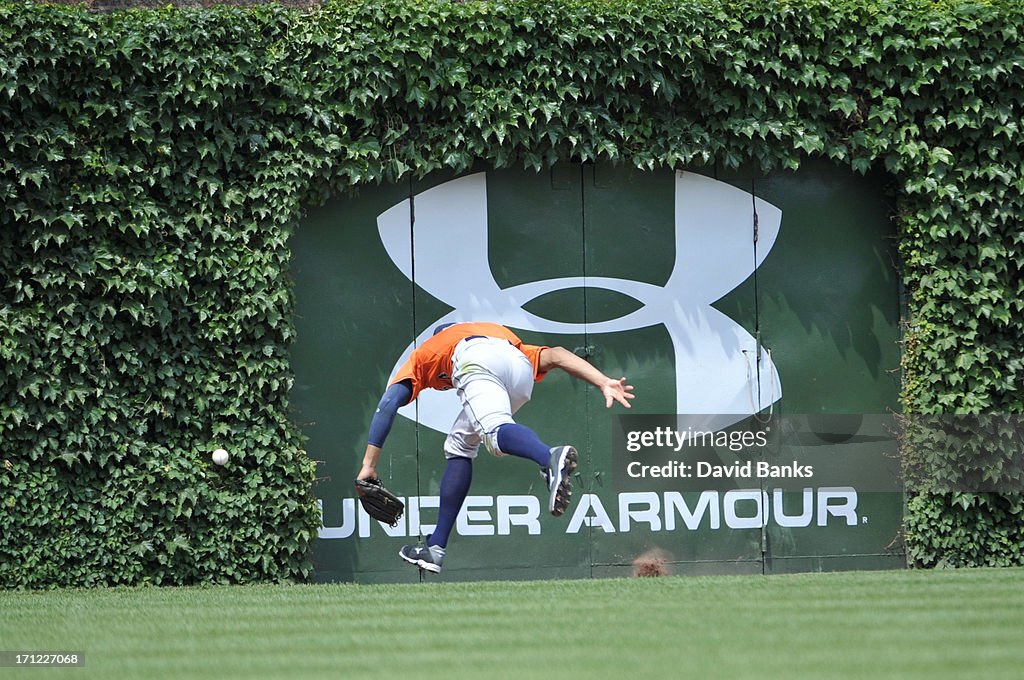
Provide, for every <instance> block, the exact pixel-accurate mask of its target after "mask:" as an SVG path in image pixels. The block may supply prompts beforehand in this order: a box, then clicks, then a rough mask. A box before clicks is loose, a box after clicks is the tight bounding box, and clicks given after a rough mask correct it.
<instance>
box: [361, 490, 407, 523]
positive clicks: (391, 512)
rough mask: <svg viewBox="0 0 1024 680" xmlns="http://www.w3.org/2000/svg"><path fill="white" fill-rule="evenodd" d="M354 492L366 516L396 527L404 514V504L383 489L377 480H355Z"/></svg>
mask: <svg viewBox="0 0 1024 680" xmlns="http://www.w3.org/2000/svg"><path fill="white" fill-rule="evenodd" d="M356 490H357V492H358V495H359V502H360V503H361V504H362V506H363V510H366V514H367V515H369V516H370V517H372V518H374V519H375V520H377V521H379V522H384V523H385V524H389V525H391V526H397V525H398V520H400V519H401V518H402V513H403V512H405V503H403V502H402V501H401V500H399V498H398V496H396V495H395V494H393V493H391V492H390V491H388V490H387V489H385V488H384V485H383V484H382V483H381V481H380V480H379V479H357V480H356Z"/></svg>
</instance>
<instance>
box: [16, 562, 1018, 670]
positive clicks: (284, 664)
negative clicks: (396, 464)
mask: <svg viewBox="0 0 1024 680" xmlns="http://www.w3.org/2000/svg"><path fill="white" fill-rule="evenodd" d="M0 649H4V650H69V651H71V650H74V651H82V652H84V653H85V660H86V665H85V667H83V668H69V669H26V670H12V669H10V668H2V669H0V677H3V678H7V677H32V678H41V677H55V676H59V677H75V678H86V677H97V678H99V677H103V678H195V677H202V678H243V677H247V678H256V677H259V678H264V677H279V678H314V677H322V678H362V677H383V678H398V677H409V678H426V679H430V678H438V679H447V678H481V679H486V678H495V677H497V678H552V679H554V678H626V679H628V680H639V679H640V678H787V679H788V678H922V679H925V678H927V679H928V680H935V679H936V678H980V677H984V678H986V679H991V678H1021V677H1024V570H1022V569H1001V570H997V569H978V570H959V571H953V570H949V571H905V572H868V573H864V572H860V573H835V574H803V575H794V576H766V577H746V576H745V577H664V578H647V579H617V580H584V581H534V582H521V581H516V582H487V583H444V582H442V581H438V580H435V581H434V582H429V583H421V584H406V585H351V584H346V585H292V586H278V585H266V586H237V587H220V586H218V587H197V588H141V589H134V588H133V589H128V588H117V589H104V590H62V591H49V592H4V593H2V594H0Z"/></svg>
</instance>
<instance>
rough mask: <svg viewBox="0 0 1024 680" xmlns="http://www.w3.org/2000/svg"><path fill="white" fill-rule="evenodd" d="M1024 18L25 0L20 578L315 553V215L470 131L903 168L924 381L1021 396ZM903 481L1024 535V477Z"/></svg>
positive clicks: (8, 404)
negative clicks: (308, 295)
mask: <svg viewBox="0 0 1024 680" xmlns="http://www.w3.org/2000/svg"><path fill="white" fill-rule="evenodd" d="M1022 32H1024V9H1022V8H1021V7H1020V5H1019V3H1017V2H1015V1H1011V0H997V1H992V2H960V1H948V2H933V1H930V0H928V1H926V0H904V1H896V0H881V1H877V2H863V1H862V0H794V1H793V2H785V1H782V2H780V1H778V0H737V1H735V2H728V1H715V0H695V1H694V2H690V3H678V2H674V1H668V0H663V1H660V0H633V1H628V0H624V1H616V2H611V1H607V0H605V1H602V0H590V1H585V0H522V1H515V2H486V1H474V2H466V3H450V2H447V1H442V0H383V1H378V2H365V1H360V0H353V1H339V2H334V3H329V4H326V5H324V6H322V7H319V8H315V9H311V10H308V11H302V10H296V9H282V8H279V7H276V6H260V7H252V8H229V7H220V8H213V9H173V8H167V9H161V10H140V11H123V12H112V13H108V14H92V13H89V12H88V11H87V10H85V9H83V8H76V7H68V6H48V5H42V4H30V3H12V2H8V1H6V0H4V1H3V2H0V584H3V586H5V587H17V586H32V587H36V586H45V585H72V584H74V585H98V584H116V583H140V582H152V583H162V584H170V583H194V582H202V581H223V582H246V581H254V580H266V579H302V578H305V577H306V576H307V575H308V570H309V565H308V561H307V555H308V548H309V545H310V542H311V541H312V540H313V538H314V537H315V535H316V529H317V526H318V523H319V514H318V512H317V509H316V506H315V502H314V500H313V496H312V493H311V485H312V483H313V480H314V475H315V465H314V463H313V462H311V461H309V460H308V458H307V457H306V455H305V453H304V452H303V450H302V440H301V435H300V431H299V427H298V425H297V424H296V423H295V422H294V420H293V418H292V414H291V413H290V412H289V406H288V391H289V386H290V382H291V371H290V368H289V358H288V357H289V347H290V343H291V341H292V337H293V332H294V331H293V326H292V320H291V314H292V308H293V300H292V293H291V285H290V282H289V280H288V275H287V272H288V265H289V251H288V237H289V233H290V230H291V229H293V228H294V225H295V224H296V223H297V221H298V219H299V217H300V216H301V215H302V211H303V210H304V209H305V208H308V207H310V206H313V205H316V204H319V203H321V202H322V201H324V200H325V199H326V198H327V197H328V196H330V195H334V194H337V193H340V192H344V191H348V190H351V189H353V188H357V187H358V186H359V185H360V184H363V183H368V182H381V181H395V180H398V179H401V178H403V177H407V176H410V175H416V176H420V175H423V174H426V173H428V172H430V171H432V170H436V169H440V168H446V169H450V170H455V171H458V170H464V169H468V168H469V167H470V166H471V164H473V163H474V162H477V161H482V162H485V163H488V164H490V165H493V166H497V167H509V166H512V167H526V168H535V169H543V168H546V167H549V166H551V165H552V164H554V163H556V162H563V161H577V162H586V161H597V160H601V161H609V160H610V161H615V162H620V163H625V164H629V165H633V166H636V167H640V168H654V167H686V166H691V165H705V164H710V163H714V164H718V165H719V166H720V167H723V168H730V167H736V166H739V165H741V164H745V163H752V164H755V165H756V166H759V167H760V168H762V169H763V170H764V171H766V172H771V171H778V170H786V169H794V168H797V167H799V166H800V164H801V163H802V162H803V161H804V160H806V159H808V158H812V157H824V158H828V159H831V160H833V161H834V162H836V163H840V164H845V165H848V166H849V167H851V168H853V169H854V170H856V171H866V170H868V169H869V168H876V167H877V168H884V169H885V170H886V171H888V172H889V173H890V175H891V176H892V178H893V181H894V183H895V185H896V186H897V188H898V191H899V197H898V206H899V212H898V215H897V216H896V219H897V220H898V228H899V234H900V237H899V238H900V244H899V246H900V251H901V253H902V256H903V262H902V268H903V271H902V275H903V279H904V282H905V285H906V287H907V290H908V311H907V319H906V323H907V328H906V336H905V337H906V345H905V347H904V390H903V408H904V410H905V411H906V412H910V413H941V412H961V413H985V412H1008V413H1020V412H1021V411H1022V410H1024V396H1022V390H1021V382H1022V379H1024V367H1022V359H1021V354H1020V347H1021V346H1022V345H1024V320H1022V316H1024V315H1022V313H1021V312H1022V311H1024V302H1022V300H1024V279H1022V276H1021V262H1022V260H1024V229H1022V228H1021V215H1022V214H1024V198H1022V190H1024V177H1022V174H1021V170H1020V168H1021V130H1020V120H1021V118H1022V114H1024V47H1022V44H1024V40H1022V37H1024V34H1022ZM822 228H827V225H823V227H822ZM217 447H224V448H226V449H228V450H229V451H231V452H232V457H231V460H230V462H229V463H228V465H227V466H225V467H223V468H222V467H217V466H214V465H212V463H210V460H209V452H210V451H212V450H213V449H214V448H217ZM908 510H909V513H908V518H907V533H906V539H907V549H908V555H909V556H910V559H911V561H912V562H913V563H915V564H917V565H921V566H932V565H966V564H1020V563H1022V562H1024V555H1022V546H1024V533H1022V529H1021V527H1022V526H1024V516H1022V515H1024V502H1022V499H1021V497H1020V496H1019V495H1014V494H912V495H911V498H910V500H909V506H908Z"/></svg>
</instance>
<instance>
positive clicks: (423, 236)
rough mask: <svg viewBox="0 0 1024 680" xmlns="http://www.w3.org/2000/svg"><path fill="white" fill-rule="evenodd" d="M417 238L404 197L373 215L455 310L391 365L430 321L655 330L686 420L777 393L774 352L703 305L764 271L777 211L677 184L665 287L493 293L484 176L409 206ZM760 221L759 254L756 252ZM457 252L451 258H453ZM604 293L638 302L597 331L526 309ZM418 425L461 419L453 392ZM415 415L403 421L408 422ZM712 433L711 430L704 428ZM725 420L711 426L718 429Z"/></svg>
mask: <svg viewBox="0 0 1024 680" xmlns="http://www.w3.org/2000/svg"><path fill="white" fill-rule="evenodd" d="M415 200H416V224H415V238H414V239H410V237H409V215H410V205H409V200H405V201H402V202H401V203H398V204H396V205H394V206H392V207H391V208H389V209H388V210H386V211H385V212H383V213H381V214H380V215H379V216H378V217H377V228H378V231H379V232H380V237H381V241H382V242H383V244H384V247H385V248H386V249H387V252H388V255H389V256H390V257H391V259H392V261H394V263H395V265H396V266H397V267H398V268H399V269H400V270H401V271H402V273H404V274H405V275H406V277H408V278H409V279H410V280H411V279H412V278H413V260H414V259H415V263H416V267H415V268H416V284H417V285H419V286H420V287H422V288H423V289H424V290H426V291H427V292H428V293H430V294H431V295H433V296H434V297H436V298H437V299H439V300H441V301H442V302H445V303H446V304H448V305H449V306H451V307H453V308H454V310H453V311H452V312H450V313H448V314H446V315H444V316H443V317H441V318H440V319H437V320H436V321H434V322H433V323H430V324H428V325H427V328H426V330H425V331H424V332H423V333H422V334H421V335H420V337H418V338H417V339H416V340H415V341H414V342H413V343H411V344H410V345H409V346H408V347H407V348H406V351H405V352H404V353H403V354H402V356H401V357H400V358H399V360H398V362H397V363H396V364H395V369H397V368H398V367H399V366H401V365H402V363H404V362H405V360H406V359H407V358H408V356H409V353H410V352H411V351H412V350H413V348H414V347H415V346H417V345H419V344H420V343H422V342H423V341H424V340H426V339H427V338H429V337H430V336H431V334H432V332H433V330H432V329H433V328H434V327H435V326H437V325H438V324H442V323H451V322H457V321H473V320H486V321H495V322H497V323H501V324H504V325H506V326H509V327H511V328H514V329H515V328H518V329H522V330H531V331H538V332H543V333H564V334H583V333H587V334H588V335H594V334H601V333H616V332H621V331H627V330H633V329H638V328H647V327H650V326H655V325H659V324H661V325H663V326H664V327H665V328H666V330H667V331H668V334H669V337H671V339H672V345H673V349H674V351H675V365H676V376H675V381H676V390H675V392H676V410H677V412H678V413H688V414H735V415H737V416H742V415H750V414H752V413H757V412H759V411H761V410H763V409H765V408H767V407H768V406H770V405H771V404H773V403H774V402H775V401H777V400H778V399H779V398H780V397H781V396H782V388H781V384H780V381H779V376H778V371H777V370H776V368H775V366H774V364H773V363H772V361H771V357H770V355H769V354H768V353H767V352H765V351H762V349H761V348H760V347H759V346H758V344H757V342H756V340H755V339H754V337H753V336H751V335H750V333H748V332H747V331H746V330H745V329H744V328H743V327H742V326H740V325H739V324H738V323H736V322H735V321H733V320H732V319H730V318H729V317H727V316H725V315H724V314H722V313H721V312H719V311H718V310H716V309H714V308H713V307H711V304H712V303H713V302H715V301H716V300H718V299H720V298H721V297H723V296H724V295H726V294H727V293H728V292H729V291H731V290H733V289H734V288H736V287H737V286H738V285H739V284H741V283H742V282H743V281H745V280H746V279H747V278H748V277H749V276H750V275H751V273H752V272H753V270H754V269H755V268H757V267H758V266H760V265H761V263H762V262H763V261H764V259H765V257H766V256H767V254H768V252H769V251H770V250H771V247H772V246H773V245H774V243H775V239H776V237H777V236H778V233H779V225H780V224H781V221H782V212H781V211H780V210H779V209H778V208H776V207H775V206H773V205H771V204H770V203H767V202H765V201H762V200H760V199H757V198H753V197H751V195H750V194H748V193H747V192H745V191H742V190H741V189H737V188H736V187H733V186H731V185H729V184H726V183H724V182H719V181H717V180H714V179H711V178H708V177H704V176H702V175H697V174H694V173H689V172H679V173H677V174H676V181H675V241H676V261H675V266H674V268H673V271H672V274H671V276H670V277H669V280H668V281H667V282H666V283H665V285H664V286H656V285H652V284H649V283H644V282H640V281H632V280H628V279H618V278H609V277H600V276H586V277H579V276H573V277H562V278H556V279H545V280H541V281H532V282H530V283H524V284H521V285H517V286H512V287H510V288H501V287H499V286H498V283H497V282H496V281H495V280H494V275H493V273H492V272H491V270H490V266H489V260H488V252H487V238H488V227H487V179H486V174H485V173H477V174H473V175H468V176H466V177H461V178H459V179H455V180H452V181H450V182H446V183H444V184H441V185H439V186H436V187H434V188H432V189H428V190H427V191H424V192H423V193H421V194H418V195H417V196H416V197H415ZM755 211H756V214H757V217H758V220H757V248H756V258H754V257H753V253H754V252H755V250H754V249H753V247H752V241H753V233H754V231H753V230H754V214H755ZM453 244H457V249H458V255H457V261H455V260H454V259H453ZM579 287H589V288H604V289H608V290H612V291H616V292H619V293H622V294H624V295H628V296H630V297H632V298H634V299H636V300H638V301H640V302H642V303H643V306H642V307H640V308H639V309H637V310H635V311H633V312H630V313H628V314H625V315H623V316H621V317H619V318H616V319H610V320H607V321H600V322H594V323H589V322H588V323H586V324H582V323H566V322H560V321H552V320H550V319H545V318H543V317H540V316H537V315H535V314H532V313H530V312H528V311H526V310H525V309H523V306H524V305H526V304H527V303H529V302H530V301H531V300H533V299H535V298H537V297H540V296H541V295H545V294H547V293H551V292H553V291H559V290H564V289H568V288H579ZM418 401H419V402H420V403H419V417H418V419H419V422H420V423H422V424H424V425H426V426H428V427H430V428H432V429H435V430H438V431H439V432H447V431H448V428H449V427H450V425H451V424H452V422H454V420H455V417H456V415H457V414H458V412H459V409H460V408H461V407H460V404H459V401H458V399H457V398H456V396H455V395H454V394H445V393H441V392H431V391H428V392H424V393H422V394H421V395H420V397H419V399H418ZM413 408H414V407H413V406H412V405H409V406H406V407H404V408H403V409H402V410H400V411H399V412H400V413H402V414H403V415H405V416H406V417H408V418H415V417H416V416H415V411H414V410H413ZM707 424H708V425H711V424H712V423H710V422H709V423H707ZM729 424H731V423H726V422H717V423H714V425H716V426H718V427H724V426H726V425H729Z"/></svg>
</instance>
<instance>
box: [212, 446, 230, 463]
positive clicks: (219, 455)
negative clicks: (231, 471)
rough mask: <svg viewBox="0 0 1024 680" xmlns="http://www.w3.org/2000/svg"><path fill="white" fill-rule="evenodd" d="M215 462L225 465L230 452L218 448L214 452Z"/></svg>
mask: <svg viewBox="0 0 1024 680" xmlns="http://www.w3.org/2000/svg"><path fill="white" fill-rule="evenodd" d="M212 457H213V462H214V463H216V464H217V465H224V464H225V463H227V462H228V452H227V451H225V450H224V449H216V450H215V451H214V452H213V456H212Z"/></svg>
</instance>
